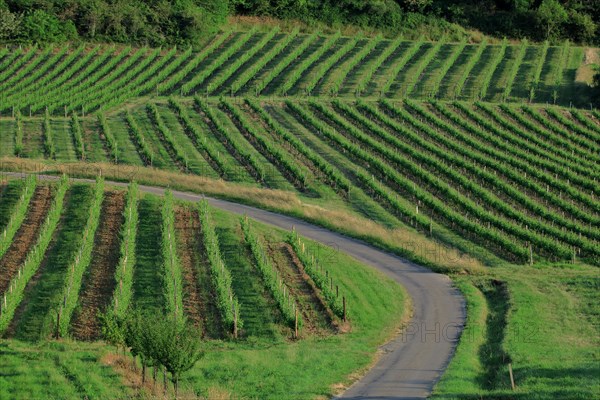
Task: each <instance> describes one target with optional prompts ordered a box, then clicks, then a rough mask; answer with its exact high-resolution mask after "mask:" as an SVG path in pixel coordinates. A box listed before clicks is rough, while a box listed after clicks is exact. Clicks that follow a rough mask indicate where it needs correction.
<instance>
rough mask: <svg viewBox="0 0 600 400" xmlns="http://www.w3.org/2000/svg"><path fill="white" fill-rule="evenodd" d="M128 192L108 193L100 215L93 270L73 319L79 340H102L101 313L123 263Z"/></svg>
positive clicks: (73, 327)
mask: <svg viewBox="0 0 600 400" xmlns="http://www.w3.org/2000/svg"><path fill="white" fill-rule="evenodd" d="M124 209H125V192H121V191H108V192H106V193H105V196H104V201H103V202H102V211H101V214H100V225H99V226H98V231H97V232H96V237H95V238H94V242H95V243H94V250H93V252H92V261H91V263H90V267H89V269H88V271H87V272H86V274H85V275H84V277H83V285H82V289H81V294H80V298H79V305H80V307H78V308H77V310H76V312H75V316H74V318H73V322H72V326H71V331H72V333H73V336H74V337H75V338H77V339H79V340H88V341H91V340H96V339H98V338H99V337H100V325H99V321H98V318H97V315H98V312H99V311H103V310H104V309H105V308H106V306H107V305H108V304H109V303H110V299H111V296H112V293H113V291H114V290H115V286H116V283H115V268H116V267H117V264H118V263H119V255H120V254H119V246H120V241H119V238H120V236H119V234H118V232H120V231H121V226H122V225H123V210H124Z"/></svg>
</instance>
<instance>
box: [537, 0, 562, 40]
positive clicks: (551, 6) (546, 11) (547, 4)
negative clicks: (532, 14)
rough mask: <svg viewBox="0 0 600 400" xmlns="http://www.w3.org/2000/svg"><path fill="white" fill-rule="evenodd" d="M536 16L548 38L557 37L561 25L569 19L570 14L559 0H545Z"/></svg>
mask: <svg viewBox="0 0 600 400" xmlns="http://www.w3.org/2000/svg"><path fill="white" fill-rule="evenodd" d="M536 18H537V20H538V23H539V25H540V27H541V28H542V29H544V31H545V34H546V39H551V38H555V37H557V36H558V35H557V34H558V30H559V28H560V26H561V25H562V24H563V23H564V22H566V21H567V18H568V14H567V11H566V10H565V8H564V7H563V6H562V5H561V4H560V3H559V2H558V0H543V1H542V3H541V4H540V6H539V7H538V9H537V12H536Z"/></svg>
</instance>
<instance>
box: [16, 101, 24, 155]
mask: <svg viewBox="0 0 600 400" xmlns="http://www.w3.org/2000/svg"><path fill="white" fill-rule="evenodd" d="M14 114H15V123H16V125H17V132H16V134H15V156H17V157H21V155H23V117H22V116H21V111H19V110H16V111H14Z"/></svg>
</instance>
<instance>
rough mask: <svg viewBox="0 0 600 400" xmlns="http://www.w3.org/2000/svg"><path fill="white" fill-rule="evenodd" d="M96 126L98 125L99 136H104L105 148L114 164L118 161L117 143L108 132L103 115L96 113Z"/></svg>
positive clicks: (108, 128)
mask: <svg viewBox="0 0 600 400" xmlns="http://www.w3.org/2000/svg"><path fill="white" fill-rule="evenodd" d="M98 124H99V125H100V130H101V135H104V140H105V141H106V147H107V148H108V151H109V153H110V155H111V157H112V159H113V160H114V162H118V161H119V149H118V148H117V141H116V139H115V136H114V135H113V134H112V132H111V131H110V127H109V126H108V122H107V121H106V116H105V115H104V114H103V113H98Z"/></svg>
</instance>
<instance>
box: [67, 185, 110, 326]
mask: <svg viewBox="0 0 600 400" xmlns="http://www.w3.org/2000/svg"><path fill="white" fill-rule="evenodd" d="M103 198H104V178H101V177H99V178H98V179H97V180H96V187H95V189H94V198H93V200H92V204H91V206H90V210H89V217H88V219H87V222H86V224H85V230H84V232H83V237H82V238H81V245H80V246H79V251H78V253H77V255H76V256H75V260H74V261H73V263H71V265H70V267H69V269H68V271H67V278H66V280H65V285H64V288H63V303H62V305H61V308H60V311H59V315H60V323H59V325H58V329H59V332H60V335H61V336H62V337H66V336H67V334H68V331H69V325H70V323H71V317H72V316H73V310H74V309H75V307H76V306H77V299H78V298H79V290H80V289H81V281H82V279H83V274H84V273H85V270H86V269H87V268H88V266H89V265H90V261H92V250H93V249H94V244H95V241H94V239H95V235H96V229H97V228H98V224H99V222H100V211H101V209H102V199H103Z"/></svg>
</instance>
